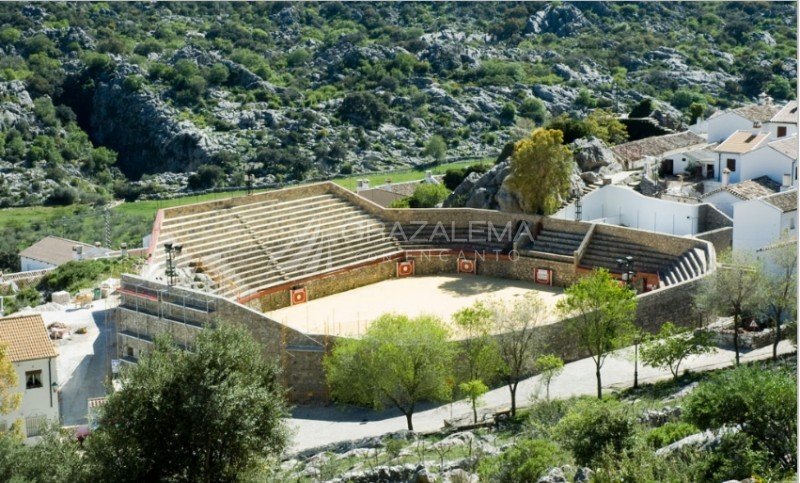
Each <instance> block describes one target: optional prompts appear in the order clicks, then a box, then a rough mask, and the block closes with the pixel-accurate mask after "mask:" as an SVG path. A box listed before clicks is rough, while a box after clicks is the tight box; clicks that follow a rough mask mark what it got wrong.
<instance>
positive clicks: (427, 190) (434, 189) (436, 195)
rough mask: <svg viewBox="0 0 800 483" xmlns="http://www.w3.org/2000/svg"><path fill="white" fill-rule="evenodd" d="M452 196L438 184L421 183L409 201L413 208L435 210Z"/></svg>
mask: <svg viewBox="0 0 800 483" xmlns="http://www.w3.org/2000/svg"><path fill="white" fill-rule="evenodd" d="M449 194H450V190H448V189H447V188H446V187H445V186H444V185H441V184H438V183H420V184H419V185H417V187H416V188H415V189H414V194H413V195H411V197H410V198H409V199H408V206H409V207H411V208H434V207H436V205H438V204H439V203H441V202H442V201H444V200H445V198H447V196H448V195H449Z"/></svg>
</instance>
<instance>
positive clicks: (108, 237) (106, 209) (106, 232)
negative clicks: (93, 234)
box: [103, 206, 111, 248]
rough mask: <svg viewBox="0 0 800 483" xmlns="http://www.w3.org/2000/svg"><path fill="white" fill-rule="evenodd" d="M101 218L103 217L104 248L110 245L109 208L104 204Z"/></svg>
mask: <svg viewBox="0 0 800 483" xmlns="http://www.w3.org/2000/svg"><path fill="white" fill-rule="evenodd" d="M103 218H104V219H105V228H106V230H105V235H106V236H105V239H106V240H105V241H106V248H110V247H111V210H109V209H108V207H107V206H106V208H105V210H103Z"/></svg>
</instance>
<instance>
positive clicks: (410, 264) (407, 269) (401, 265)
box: [397, 260, 414, 277]
mask: <svg viewBox="0 0 800 483" xmlns="http://www.w3.org/2000/svg"><path fill="white" fill-rule="evenodd" d="M411 275H414V260H406V261H404V262H397V276H398V277H409V276H411Z"/></svg>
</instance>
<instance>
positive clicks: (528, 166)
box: [505, 129, 575, 215]
mask: <svg viewBox="0 0 800 483" xmlns="http://www.w3.org/2000/svg"><path fill="white" fill-rule="evenodd" d="M563 140H564V137H563V135H562V133H561V131H558V130H555V129H536V130H535V131H533V132H532V133H531V135H530V136H529V137H528V138H526V139H522V140H521V141H518V142H517V143H516V145H515V147H514V154H513V155H512V157H511V170H510V172H509V175H508V177H507V178H506V180H505V183H507V185H508V188H509V189H510V190H511V191H512V192H514V193H515V194H516V195H517V197H518V198H519V200H520V204H521V205H522V209H523V210H525V212H526V213H534V214H544V215H549V214H552V213H554V212H555V211H556V210H557V209H558V207H559V206H560V204H561V201H562V199H564V197H566V195H567V192H568V191H569V186H570V184H569V179H570V175H571V174H572V170H573V167H574V165H575V162H574V161H573V159H572V153H571V152H570V150H569V149H568V148H567V147H566V146H564V145H563V144H562V142H563Z"/></svg>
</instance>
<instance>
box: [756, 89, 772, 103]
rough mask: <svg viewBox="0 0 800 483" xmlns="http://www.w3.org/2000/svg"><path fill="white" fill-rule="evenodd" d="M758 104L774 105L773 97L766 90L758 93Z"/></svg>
mask: <svg viewBox="0 0 800 483" xmlns="http://www.w3.org/2000/svg"><path fill="white" fill-rule="evenodd" d="M758 104H759V105H761V106H770V105H772V98H771V97H770V96H769V95H768V94H767V93H766V92H762V93H761V94H759V95H758Z"/></svg>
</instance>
